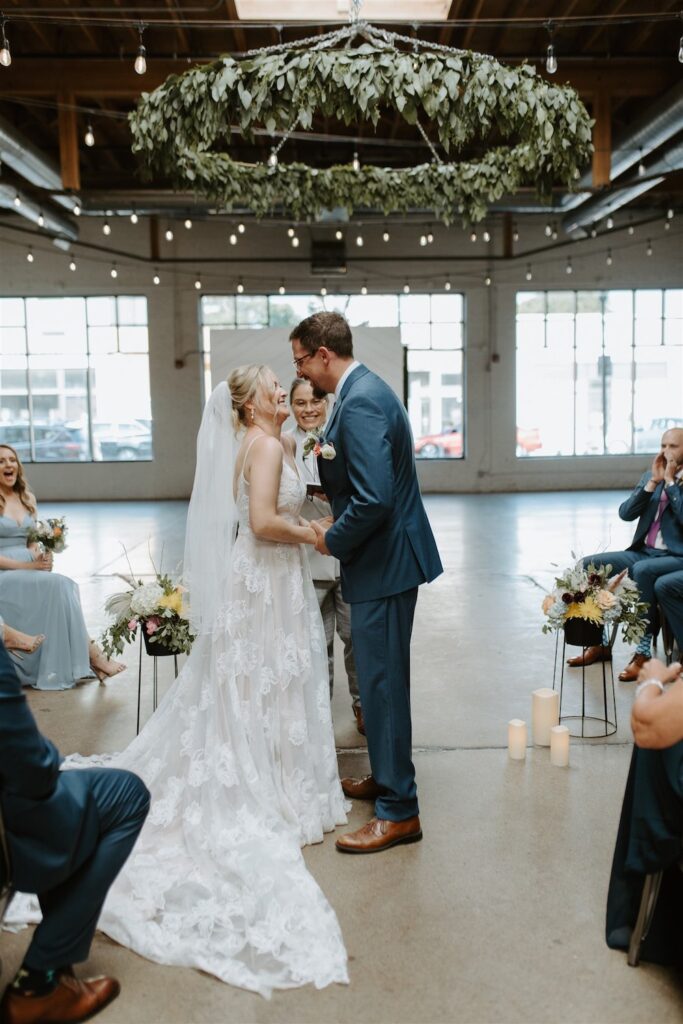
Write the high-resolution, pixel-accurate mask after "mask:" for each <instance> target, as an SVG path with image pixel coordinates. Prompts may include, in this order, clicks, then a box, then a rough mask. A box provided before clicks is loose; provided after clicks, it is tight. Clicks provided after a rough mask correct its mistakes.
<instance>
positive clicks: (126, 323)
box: [0, 295, 152, 462]
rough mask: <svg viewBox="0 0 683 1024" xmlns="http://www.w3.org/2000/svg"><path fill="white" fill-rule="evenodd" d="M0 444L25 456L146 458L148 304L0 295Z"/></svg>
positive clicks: (137, 299)
mask: <svg viewBox="0 0 683 1024" xmlns="http://www.w3.org/2000/svg"><path fill="white" fill-rule="evenodd" d="M0 357H1V363H0V444H1V443H3V442H4V443H6V444H11V445H12V446H13V447H14V448H16V449H17V451H18V453H19V455H20V456H21V459H22V461H26V462H73V461H80V462H87V461H93V460H96V461H99V460H141V459H151V458H152V415H151V409H150V395H149V356H148V337H147V300H146V299H145V298H144V297H141V296H133V295H119V296H112V295H106V296H96V297H92V298H87V299H86V298H66V297H58V298H26V299H24V298H0Z"/></svg>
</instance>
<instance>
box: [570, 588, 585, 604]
mask: <svg viewBox="0 0 683 1024" xmlns="http://www.w3.org/2000/svg"><path fill="white" fill-rule="evenodd" d="M585 596H586V595H585V594H584V592H583V590H577V591H576V593H575V594H574V597H573V600H574V601H576V602H577V604H581V602H582V601H583V599H584V597H585Z"/></svg>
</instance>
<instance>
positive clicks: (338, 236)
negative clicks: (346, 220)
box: [334, 228, 344, 242]
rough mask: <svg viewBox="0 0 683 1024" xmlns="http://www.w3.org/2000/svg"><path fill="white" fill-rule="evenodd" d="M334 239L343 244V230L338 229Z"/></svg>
mask: <svg viewBox="0 0 683 1024" xmlns="http://www.w3.org/2000/svg"><path fill="white" fill-rule="evenodd" d="M334 237H335V238H336V239H337V241H338V242H341V240H342V238H343V237H344V232H343V231H342V230H341V228H337V230H336V231H335V233H334Z"/></svg>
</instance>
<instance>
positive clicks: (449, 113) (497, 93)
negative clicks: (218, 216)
mask: <svg viewBox="0 0 683 1024" xmlns="http://www.w3.org/2000/svg"><path fill="white" fill-rule="evenodd" d="M352 31H353V34H356V33H357V32H358V31H360V32H361V34H362V35H364V36H365V38H366V39H369V42H365V43H363V44H362V45H361V46H359V47H357V48H355V49H351V48H342V49H332V48H330V45H326V41H328V42H329V41H330V40H333V41H335V42H336V41H338V40H339V39H340V38H341V37H342V35H343V34H344V30H342V32H337V33H333V34H331V35H330V36H328V37H316V39H315V44H316V45H315V46H312V47H311V46H305V45H303V44H301V43H297V44H293V45H292V46H291V47H284V46H280V47H272V48H270V49H269V50H264V51H261V52H259V51H252V52H251V54H249V55H247V56H246V57H245V58H244V59H242V60H239V61H235V60H233V59H232V58H231V57H223V58H221V59H220V60H218V61H215V62H214V63H212V64H209V65H205V66H202V67H196V68H193V69H192V70H190V71H187V72H186V73H185V74H183V75H180V76H176V75H174V76H171V77H170V78H169V79H168V80H167V81H166V82H165V83H164V84H163V85H162V86H160V87H159V88H158V89H156V90H155V91H154V92H153V93H149V94H148V93H143V96H142V98H141V100H140V102H139V104H138V107H137V110H136V111H134V112H133V113H132V114H131V115H130V124H131V129H132V133H133V139H134V142H133V150H134V151H135V152H138V153H140V154H142V156H143V159H144V161H145V163H146V164H147V168H148V170H149V172H151V173H161V174H163V175H165V176H167V177H169V178H170V179H171V180H172V181H173V183H174V185H175V186H176V187H178V188H191V189H194V190H195V191H196V192H198V193H201V194H203V195H204V196H206V197H208V198H209V199H211V200H212V201H215V202H216V203H217V204H220V205H221V206H222V207H224V208H226V209H228V210H230V209H232V208H233V207H234V206H239V207H241V208H244V207H247V208H249V209H251V210H252V211H253V212H254V213H255V214H256V215H257V216H263V215H266V214H269V213H272V212H273V211H275V210H281V211H282V212H283V213H285V214H286V215H287V216H291V217H294V218H296V219H297V220H306V219H309V218H315V217H317V216H319V214H320V212H321V211H322V210H324V209H333V208H334V207H346V208H347V210H348V211H349V214H351V213H353V211H357V210H359V209H371V210H381V211H382V212H383V214H385V215H388V214H390V213H393V212H405V211H407V210H409V209H420V210H431V211H433V212H434V216H435V217H436V218H438V219H440V220H442V221H443V222H444V223H447V224H448V223H450V222H452V221H453V220H454V219H455V217H456V216H457V215H460V216H461V217H462V218H463V220H465V221H478V220H481V219H482V218H483V217H484V216H485V214H486V211H487V208H488V206H489V205H490V204H491V203H493V202H495V201H496V200H497V199H500V198H502V197H503V196H504V195H506V194H511V193H514V192H515V191H516V190H518V189H519V188H521V187H523V186H532V187H534V188H535V189H536V191H537V193H538V194H539V195H541V196H547V195H549V193H550V190H551V189H552V188H553V187H557V186H560V187H564V188H571V187H572V185H574V184H575V181H576V179H577V178H578V177H579V175H580V172H581V169H582V168H583V167H584V165H585V163H586V161H587V159H588V158H589V155H590V153H591V151H592V145H591V124H592V122H591V120H590V118H589V117H588V114H587V112H586V108H585V107H584V105H583V103H582V102H581V100H580V99H579V97H578V95H577V94H576V92H575V91H574V90H573V89H572V88H570V87H568V86H557V85H553V84H550V83H549V82H547V81H545V80H544V79H543V78H541V76H540V75H538V74H537V73H536V72H535V71H534V69H533V68H531V67H530V66H529V65H527V64H522V65H521V66H519V67H514V68H513V67H505V66H504V65H502V64H500V63H499V62H498V61H497V60H495V59H494V58H493V57H488V56H485V55H483V54H478V53H471V52H469V51H456V50H452V49H450V48H445V47H437V46H432V48H431V49H430V50H428V51H426V52H416V53H410V52H404V51H402V50H400V49H398V48H397V47H396V45H395V42H394V41H395V40H396V39H401V37H397V36H394V35H392V34H390V33H387V32H383V31H382V30H379V29H376V28H372V27H370V26H364V28H361V29H360V30H359V27H358V26H355V27H354V28H353V29H352V30H351V29H348V30H346V39H347V43H348V42H349V41H350V38H349V37H350V35H351V32H352ZM321 39H322V40H323V42H321ZM407 42H409V43H412V41H411V40H407ZM413 45H415V44H414V43H413ZM420 45H421V46H426V45H429V44H425V43H420ZM383 109H384V110H386V109H393V110H395V111H397V112H398V113H399V114H400V116H401V117H402V118H403V119H404V120H405V121H406V122H407V123H408V124H411V125H416V126H417V127H418V129H419V130H420V131H421V133H422V134H423V136H424V138H425V140H426V141H427V143H428V145H429V146H430V149H431V151H432V154H433V157H434V159H433V160H432V161H431V162H430V163H424V164H420V165H418V166H413V167H408V168H404V169H394V168H387V167H379V166H373V165H364V166H362V167H359V168H357V169H354V168H353V167H352V166H351V165H342V166H334V167H330V168H326V169H322V168H320V169H319V168H315V167H310V166H308V165H306V164H301V163H290V164H285V163H283V162H280V161H278V160H277V156H276V153H277V150H274V151H273V152H274V154H275V155H273V156H272V157H271V160H270V162H269V163H268V164H247V163H242V162H238V161H235V160H234V159H232V157H231V156H230V155H229V152H228V150H229V147H230V137H231V127H230V126H231V125H237V126H239V129H240V131H241V134H242V136H243V137H244V138H245V139H247V140H249V141H251V140H252V139H253V135H254V129H255V128H262V129H264V130H265V131H267V132H269V133H272V134H273V135H277V134H281V135H283V137H284V139H286V137H287V135H288V133H289V132H291V131H293V130H295V129H303V130H307V129H310V128H311V126H312V124H313V117H314V115H315V114H316V113H319V114H322V115H324V116H325V117H329V118H336V119H337V120H339V121H343V122H344V123H345V124H346V125H352V124H357V123H358V122H359V121H369V122H370V123H371V124H373V125H375V126H376V125H377V124H378V122H379V119H380V114H381V111H382V110H383ZM427 121H429V122H430V123H431V124H432V125H433V126H434V131H435V135H436V138H437V139H438V142H435V143H432V142H431V141H430V140H429V139H428V138H427V135H426V133H425V131H424V128H423V122H427ZM494 130H495V132H496V133H497V135H498V138H499V140H500V141H501V144H500V145H497V146H495V147H493V148H491V149H489V150H488V151H486V152H485V153H483V154H482V155H481V156H478V157H476V158H475V159H470V160H465V161H460V162H457V161H455V160H454V159H453V158H452V157H451V154H457V153H458V152H459V151H461V150H462V148H463V147H464V146H465V145H472V146H474V147H475V148H476V147H477V146H482V145H483V143H484V142H485V140H486V139H487V138H488V137H489V136H490V134H491V133H492V132H493V131H494ZM439 145H440V147H441V148H442V150H443V157H442V156H441V155H440V154H439V153H438V151H437V148H436V147H437V146H439ZM278 148H279V147H278ZM221 150H224V151H221Z"/></svg>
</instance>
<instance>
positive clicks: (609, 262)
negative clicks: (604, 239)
mask: <svg viewBox="0 0 683 1024" xmlns="http://www.w3.org/2000/svg"><path fill="white" fill-rule="evenodd" d="M612 262H613V261H612V250H611V249H608V250H607V255H606V256H605V263H606V264H607V266H608V267H611V266H612Z"/></svg>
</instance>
